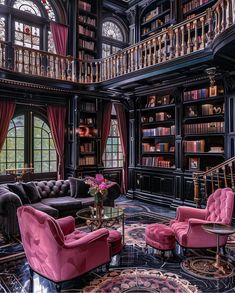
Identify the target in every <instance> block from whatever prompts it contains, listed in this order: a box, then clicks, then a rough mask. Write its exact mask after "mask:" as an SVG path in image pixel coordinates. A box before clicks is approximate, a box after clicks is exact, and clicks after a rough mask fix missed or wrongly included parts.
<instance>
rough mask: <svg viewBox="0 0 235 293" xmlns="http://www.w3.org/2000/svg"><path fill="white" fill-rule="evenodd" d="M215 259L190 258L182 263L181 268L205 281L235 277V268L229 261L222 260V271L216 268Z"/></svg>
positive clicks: (206, 257) (205, 257)
mask: <svg viewBox="0 0 235 293" xmlns="http://www.w3.org/2000/svg"><path fill="white" fill-rule="evenodd" d="M214 263H215V257H208V256H204V257H202V256H200V257H188V258H186V259H185V260H184V261H183V262H182V263H181V268H182V269H183V270H184V271H185V272H187V273H189V274H191V275H193V276H197V277H200V278H204V279H207V280H208V279H220V278H230V277H233V276H234V275H235V267H234V266H233V265H232V264H230V263H229V262H228V261H223V260H221V265H222V266H223V269H222V270H218V269H217V268H215V267H214V265H213V264H214Z"/></svg>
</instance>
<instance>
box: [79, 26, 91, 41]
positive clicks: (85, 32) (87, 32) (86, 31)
mask: <svg viewBox="0 0 235 293" xmlns="http://www.w3.org/2000/svg"><path fill="white" fill-rule="evenodd" d="M78 32H79V34H82V35H85V36H87V37H91V38H95V32H94V31H92V30H90V29H88V28H86V27H84V26H83V25H81V24H80V25H79V26H78Z"/></svg>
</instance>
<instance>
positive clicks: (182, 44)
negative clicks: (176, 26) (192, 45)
mask: <svg viewBox="0 0 235 293" xmlns="http://www.w3.org/2000/svg"><path fill="white" fill-rule="evenodd" d="M180 30H181V54H180V55H181V56H184V52H185V42H184V25H183V26H181V27H180Z"/></svg>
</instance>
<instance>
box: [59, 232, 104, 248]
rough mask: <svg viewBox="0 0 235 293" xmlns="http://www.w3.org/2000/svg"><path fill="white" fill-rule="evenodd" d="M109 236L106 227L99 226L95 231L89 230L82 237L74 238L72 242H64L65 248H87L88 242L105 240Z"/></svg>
mask: <svg viewBox="0 0 235 293" xmlns="http://www.w3.org/2000/svg"><path fill="white" fill-rule="evenodd" d="M108 236H109V231H108V230H107V229H106V228H101V229H98V230H96V231H93V232H90V233H89V234H87V235H85V236H84V237H82V238H80V239H77V240H74V241H72V242H69V243H66V242H65V244H64V247H65V248H75V247H80V248H81V249H87V248H88V246H89V244H91V243H93V242H96V241H98V240H107V238H108Z"/></svg>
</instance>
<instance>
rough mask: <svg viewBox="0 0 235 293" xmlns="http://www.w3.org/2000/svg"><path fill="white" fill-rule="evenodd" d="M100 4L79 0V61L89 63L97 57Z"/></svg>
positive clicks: (88, 0) (89, 0) (90, 0)
mask: <svg viewBox="0 0 235 293" xmlns="http://www.w3.org/2000/svg"><path fill="white" fill-rule="evenodd" d="M98 2H99V1H92V0H78V15H77V31H78V59H79V60H87V61H88V60H93V59H94V58H96V57H97V34H98V31H97V25H98V14H97V12H98Z"/></svg>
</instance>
